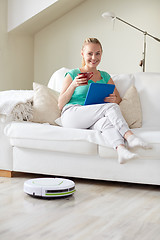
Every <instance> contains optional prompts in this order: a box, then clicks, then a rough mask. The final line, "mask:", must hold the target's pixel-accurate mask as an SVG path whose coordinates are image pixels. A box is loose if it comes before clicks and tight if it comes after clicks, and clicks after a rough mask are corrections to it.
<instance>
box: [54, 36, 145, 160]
mask: <svg viewBox="0 0 160 240" xmlns="http://www.w3.org/2000/svg"><path fill="white" fill-rule="evenodd" d="M81 55H82V58H83V64H82V67H81V68H77V69H72V70H71V71H69V72H68V73H67V74H66V76H65V79H64V82H63V87H62V91H61V93H60V96H59V100H58V106H59V108H60V110H62V114H61V122H62V126H63V127H69V128H81V129H94V130H98V131H100V132H101V133H102V135H103V137H104V139H106V142H109V143H110V144H111V146H112V147H113V148H114V149H116V150H117V152H118V161H119V163H125V162H126V161H127V160H129V159H132V158H134V157H136V156H137V155H136V154H134V153H132V152H130V151H129V150H128V149H127V148H126V147H125V144H124V141H125V140H126V141H127V143H128V146H129V147H130V148H132V147H137V146H139V147H143V148H147V147H148V145H147V144H146V143H145V142H143V141H142V140H141V139H139V138H138V137H136V136H135V135H134V134H133V133H132V131H131V130H130V129H129V127H128V125H127V123H126V121H125V120H124V118H123V116H122V114H121V111H120V108H119V105H118V104H119V103H120V102H121V97H120V95H119V93H118V91H117V89H116V87H115V90H114V92H113V94H110V95H109V97H106V98H105V99H104V101H105V102H106V103H104V104H95V105H86V106H84V101H85V98H86V94H87V91H88V88H89V84H90V83H91V82H95V83H99V84H100V83H106V84H114V82H113V80H112V78H111V77H110V75H109V74H108V73H106V72H104V71H99V70H97V66H98V65H99V63H100V62H101V57H102V46H101V43H100V42H99V41H98V39H96V38H87V39H86V40H85V42H84V44H83V46H82V50H81ZM85 72H89V73H90V76H89V80H88V82H87V77H86V76H85V75H83V74H80V73H85Z"/></svg>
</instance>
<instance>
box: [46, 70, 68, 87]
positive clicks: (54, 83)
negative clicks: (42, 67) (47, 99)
mask: <svg viewBox="0 0 160 240" xmlns="http://www.w3.org/2000/svg"><path fill="white" fill-rule="evenodd" d="M68 71H70V69H69V68H65V67H63V68H60V69H59V70H57V71H56V72H54V73H53V74H52V76H51V78H50V80H49V82H48V87H49V88H51V89H54V90H56V91H58V92H60V91H61V89H62V84H63V79H64V77H65V74H66V73H67V72H68Z"/></svg>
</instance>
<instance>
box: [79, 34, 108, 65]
mask: <svg viewBox="0 0 160 240" xmlns="http://www.w3.org/2000/svg"><path fill="white" fill-rule="evenodd" d="M89 43H94V44H99V46H100V48H101V51H103V49H102V45H101V43H100V41H99V40H98V39H97V38H86V39H85V41H84V43H83V45H82V50H83V49H84V47H85V46H86V45H87V44H89ZM84 66H85V61H84V58H82V67H84Z"/></svg>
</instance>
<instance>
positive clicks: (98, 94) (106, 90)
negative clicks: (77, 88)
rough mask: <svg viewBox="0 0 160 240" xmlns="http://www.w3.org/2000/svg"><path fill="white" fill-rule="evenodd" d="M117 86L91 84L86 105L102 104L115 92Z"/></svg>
mask: <svg viewBox="0 0 160 240" xmlns="http://www.w3.org/2000/svg"><path fill="white" fill-rule="evenodd" d="M114 88H115V85H113V84H107V83H91V84H90V86H89V89H88V92H87V96H86V100H85V103H84V105H90V104H101V103H106V102H104V98H105V97H108V96H109V95H110V94H112V93H113V92H114Z"/></svg>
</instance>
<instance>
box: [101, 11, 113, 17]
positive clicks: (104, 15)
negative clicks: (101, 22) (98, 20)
mask: <svg viewBox="0 0 160 240" xmlns="http://www.w3.org/2000/svg"><path fill="white" fill-rule="evenodd" d="M102 17H103V18H115V17H116V15H115V14H114V13H113V12H104V13H103V14H102Z"/></svg>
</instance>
